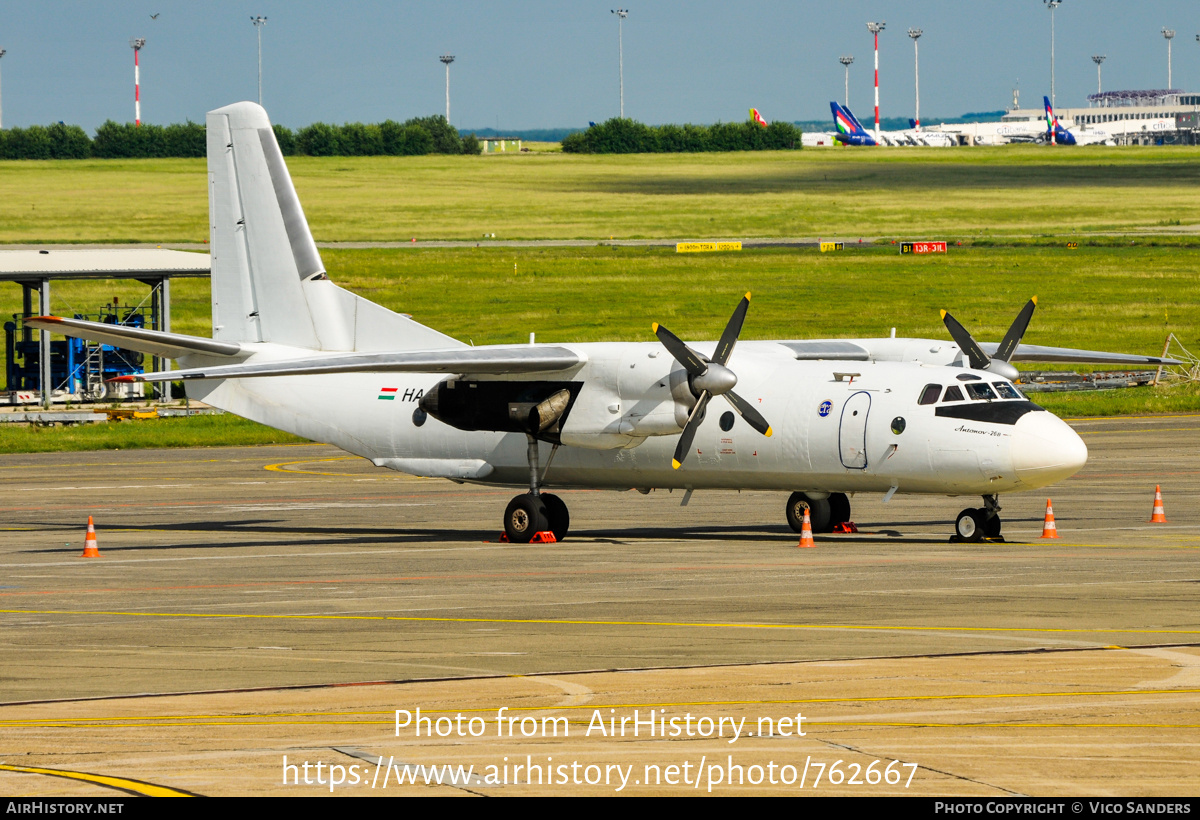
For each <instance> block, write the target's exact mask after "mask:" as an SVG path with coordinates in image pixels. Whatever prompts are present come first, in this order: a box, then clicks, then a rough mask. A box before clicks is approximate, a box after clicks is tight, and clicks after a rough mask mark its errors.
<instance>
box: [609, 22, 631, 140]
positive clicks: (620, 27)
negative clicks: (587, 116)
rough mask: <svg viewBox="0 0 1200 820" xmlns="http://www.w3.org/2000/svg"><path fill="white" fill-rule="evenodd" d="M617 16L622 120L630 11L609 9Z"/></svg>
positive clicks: (622, 115) (623, 115) (622, 116)
mask: <svg viewBox="0 0 1200 820" xmlns="http://www.w3.org/2000/svg"><path fill="white" fill-rule="evenodd" d="M609 11H611V12H612V13H613V14H615V15H617V74H618V75H619V77H620V81H621V119H625V31H624V24H625V18H626V17H628V16H629V9H609Z"/></svg>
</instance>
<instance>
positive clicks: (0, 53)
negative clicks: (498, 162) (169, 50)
mask: <svg viewBox="0 0 1200 820" xmlns="http://www.w3.org/2000/svg"><path fill="white" fill-rule="evenodd" d="M1196 39H1197V40H1200V37H1197V38H1196ZM6 53H7V52H6V51H5V50H4V49H2V48H0V57H3V56H4V55H5V54H6ZM3 127H4V107H3V106H0V128H3Z"/></svg>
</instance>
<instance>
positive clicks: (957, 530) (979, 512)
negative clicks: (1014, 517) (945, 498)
mask: <svg viewBox="0 0 1200 820" xmlns="http://www.w3.org/2000/svg"><path fill="white" fill-rule="evenodd" d="M1000 524H1001V522H1000V498H999V496H996V495H985V496H983V507H980V508H968V509H965V510H963V511H962V512H960V513H959V514H958V518H957V519H955V521H954V535H952V536H950V541H951V542H966V543H975V542H978V541H995V542H1003V541H1004V536H1002V535H1001V534H1000Z"/></svg>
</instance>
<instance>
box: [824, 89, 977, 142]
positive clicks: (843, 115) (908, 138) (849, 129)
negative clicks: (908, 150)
mask: <svg viewBox="0 0 1200 820" xmlns="http://www.w3.org/2000/svg"><path fill="white" fill-rule="evenodd" d="M829 109H830V110H831V111H832V112H833V122H834V125H835V126H836V127H837V133H836V134H835V135H834V138H835V139H836V140H837V141H838V142H844V143H846V144H847V145H878V144H879V143H877V142H876V141H875V138H874V137H873V136H872V135H871V134H870V133H869V132H868V131H867V130H866V129H865V128H863V125H862V123H860V122H859V121H858V118H857V117H855V116H854V114H853V113H852V112H851V111H850V109H849V108H846V107H844V106H841V105H838V103H837V102H836V101H830V103H829ZM909 122H911V123H913V128H911V129H909V130H907V131H880V132H879V139H880V140H881V141H882V142H883V144H884V145H925V146H930V147H933V148H952V147H954V146H955V145H957V144H958V141H957V140H956V139H955V138H954V137H953V136H952V135H950V134H943V133H942V132H940V131H925V130H922V129H919V128H917V127H916V123H915V122H914V121H913V120H909Z"/></svg>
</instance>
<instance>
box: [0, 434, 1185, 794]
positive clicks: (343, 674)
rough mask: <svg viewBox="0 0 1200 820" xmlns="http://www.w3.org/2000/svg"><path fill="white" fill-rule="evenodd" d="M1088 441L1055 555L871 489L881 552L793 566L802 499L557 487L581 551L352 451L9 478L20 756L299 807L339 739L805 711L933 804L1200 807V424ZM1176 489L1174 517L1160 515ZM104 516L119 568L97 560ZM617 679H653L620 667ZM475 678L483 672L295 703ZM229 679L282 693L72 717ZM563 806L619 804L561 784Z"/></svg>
mask: <svg viewBox="0 0 1200 820" xmlns="http://www.w3.org/2000/svg"><path fill="white" fill-rule="evenodd" d="M1075 426H1076V427H1077V429H1078V430H1079V431H1080V432H1081V433H1082V434H1083V436H1084V439H1085V441H1086V442H1087V444H1088V446H1089V449H1090V451H1091V457H1090V459H1089V463H1088V465H1087V467H1085V469H1084V470H1083V471H1082V472H1081V473H1080V474H1079V475H1078V476H1076V477H1075V478H1072V479H1070V480H1068V481H1066V482H1063V483H1062V484H1060V485H1058V486H1056V487H1053V488H1050V490H1049V491H1048V494H1049V495H1050V496H1051V497H1052V498H1053V499H1054V507H1055V512H1056V514H1057V519H1058V527H1059V531H1060V533H1061V535H1062V538H1061V539H1060V540H1058V541H1041V540H1038V538H1037V536H1038V535H1040V533H1041V525H1042V513H1043V508H1044V504H1045V498H1046V495H1044V494H1024V495H1013V496H1007V497H1005V498H1003V499H1002V503H1003V504H1004V519H1005V535H1006V536H1007V537H1008V538H1009V543H1006V544H987V545H962V544H950V543H947V536H948V534H949V531H950V527H951V522H952V521H953V517H954V515H955V514H956V513H957V512H958V510H959V509H960V508H961V507H964V506H967V505H968V504H972V505H974V504H975V503H976V502H974V501H971V500H969V499H968V500H964V499H949V498H906V497H897V498H896V499H895V500H893V501H892V502H891V503H889V504H886V505H884V504H882V503H881V502H880V500H879V498H878V497H872V498H861V497H860V498H859V499H856V500H855V506H854V518H855V520H856V521H857V522H859V524H860V526H861V527H862V530H863V531H862V532H861V533H860V534H859V535H856V536H827V537H820V538H818V547H817V549H815V550H797V549H795V548H794V547H795V544H796V540H797V539H796V536H795V535H794V534H793V533H791V531H790V530H789V529H788V528H787V526H786V524H784V523H783V502H784V496H783V495H782V494H768V493H742V494H740V495H738V494H728V493H715V492H714V493H697V494H695V495H694V496H693V498H692V501H691V503H690V505H689V506H688V507H680V505H679V501H680V495H679V494H678V493H676V494H673V495H672V494H669V493H665V492H657V493H654V494H651V495H650V496H641V495H639V494H637V493H621V494H616V493H601V492H566V493H564V494H563V496H564V498H565V500H566V501H567V503H568V504H569V505H570V508H571V513H572V533H571V536H570V537H569V539H568V540H567V541H566V542H564V543H562V544H557V545H525V546H514V545H509V544H501V543H497V542H496V535H497V531H498V526H497V523H498V520H499V517H500V513H501V512H502V510H503V507H504V505H505V503H506V502H507V500H508V499H509V498H510V497H511V496H512V495H513V492H512V491H509V490H503V489H496V488H486V487H470V486H457V485H454V484H451V483H448V482H443V481H434V480H424V479H413V478H407V477H404V476H399V475H396V474H390V473H384V472H382V471H379V470H376V469H374V468H372V467H371V466H370V465H369V464H368V463H366V462H364V461H361V460H359V459H354V458H351V457H347V456H345V455H344V454H341V453H339V452H338V451H336V450H333V449H331V448H327V447H321V446H293V447H266V448H228V449H204V450H180V451H142V452H104V453H79V454H54V455H28V456H9V457H6V458H5V461H4V464H3V465H0V486H3V488H4V490H5V502H4V503H3V505H0V510H2V511H3V526H2V527H0V572H2V575H0V703H3V704H7V705H4V706H0V726H4V727H5V729H4V738H5V739H4V741H3V744H0V763H3V764H6V765H10V766H11V765H18V766H42V767H50V768H60V769H64V770H72V771H88V772H93V773H94V772H103V773H105V774H111V775H114V776H119V777H126V778H134V779H141V780H149V781H151V782H155V783H160V784H163V785H168V786H172V787H174V788H179V789H183V790H187V791H194V792H201V793H207V794H219V793H260V792H266V791H270V790H272V789H275V790H280V789H281V786H280V785H279V784H280V771H279V766H280V760H281V755H282V754H284V753H289V754H291V753H297V754H299V753H304V754H310V752H309V751H307V750H317V751H312V752H311V754H310V756H311V757H312V759H314V760H316V759H324V760H326V761H327V762H335V761H334V759H335V758H339V755H340V758H339V760H340V762H343V763H345V764H347V765H349V764H351V763H354V762H355V758H354V757H353V754H350V755H348V754H346V753H344V752H334V751H331V749H332V748H333V747H337V748H341V749H346V748H351V751H352V752H353V753H354V754H359V753H360V752H361V754H362V755H365V756H366V757H361V756H360V758H359V759H358V762H359V763H360V764H362V762H363V760H365V759H366V758H370V757H371V756H372V755H375V754H383V755H393V754H394V755H396V759H400V757H401V756H402V755H403V756H406V757H405V759H406V761H407V762H463V763H469V762H471V761H472V759H474V758H479V760H480V761H481V762H482V760H483V759H484V758H495V757H496V755H497V754H499V755H506V754H513V755H524V754H526V753H530V754H533V755H535V756H536V755H538V754H542V755H543V756H545V755H546V754H553V755H561V756H563V758H562V759H566V757H569V756H572V755H574V756H576V757H580V759H583V758H585V757H587V756H589V755H590V756H593V757H595V756H598V757H599V758H602V759H606V760H607V759H611V760H616V759H621V760H625V761H626V762H629V761H636V762H637V765H638V766H639V767H640V766H641V765H642V763H643V762H644V760H643V759H645V760H649V758H651V757H655V755H657V756H658V757H661V758H662V759H663V761H664V762H665V763H670V762H672V761H673V759H675V758H679V759H680V760H682V758H683V756H684V755H685V754H690V755H693V756H695V757H697V758H698V757H699V756H700V755H703V754H706V753H711V754H722V755H723V754H726V753H730V752H731V750H732V751H735V752H737V753H738V754H743V753H744V754H745V755H746V757H745V760H748V761H751V762H753V760H754V759H755V755H757V756H759V757H763V756H770V755H771V754H775V753H776V752H777V751H778V753H779V754H782V753H783V752H782V751H779V750H781V749H784V746H786V744H784V746H781V745H780V743H781V741H780V740H779V739H778V738H776V739H774V740H772V741H767V740H766V739H763V738H748V737H747V738H744V739H742V740H739V741H738V742H737V744H736V745H734V746H729V745H727V744H725V743H723V742H722V741H716V740H713V741H703V740H700V739H693V740H691V741H689V742H686V743H680V742H678V741H665V742H663V741H659V746H658V747H654V746H648V745H646V743H645V742H643V741H637V742H628V741H626V742H624V743H615V742H613V743H610V742H609V741H605V743H609V745H608V746H605V745H602V744H601V745H598V744H599V743H600V742H599V741H596V740H595V738H594V737H593V738H590V739H588V740H579V741H575V740H572V741H571V743H573V744H574V746H573V747H572V746H571V745H570V744H564V743H563V742H561V741H560V742H555V743H542V744H540V745H536V746H535V745H531V742H530V741H528V740H525V739H518V740H517V741H509V742H507V745H506V744H505V743H501V742H499V741H497V740H495V739H494V738H493V739H492V741H491V742H490V743H489V744H487V745H486V746H485V745H484V744H483V741H478V742H476V741H471V740H468V741H464V742H461V743H457V744H454V745H450V744H448V743H446V742H445V741H442V742H440V743H434V744H433V746H430V745H428V744H422V743H419V742H415V741H414V740H413V739H412V738H399V739H397V738H395V737H393V733H392V731H391V724H390V714H391V713H390V709H396V708H410V707H415V706H422V708H425V709H429V710H435V709H436V710H449V711H450V713H454V712H457V711H465V710H468V709H478V710H481V711H480V712H478V714H491V715H494V713H495V709H496V708H498V707H499V706H502V705H510V706H511V707H513V708H517V707H519V706H525V707H539V708H541V709H550V710H554V709H558V710H569V709H574V710H575V713H572V718H571V719H572V720H573V721H574V720H583V721H584V723H582V724H579V727H578V728H579V730H582V729H583V728H584V727H585V724H586V720H587V718H588V717H589V716H590V715H591V710H592V709H593V708H599V707H601V706H603V707H604V708H605V709H607V708H610V707H617V706H620V705H623V704H626V705H628V704H632V705H638V704H640V705H641V706H642V708H643V709H649V708H658V709H662V708H666V709H668V710H669V711H671V712H672V713H680V714H682V713H683V712H684V711H686V710H687V708H686V705H687V704H701V705H700V706H694V707H691V708H692V709H693V711H697V713H700V712H703V713H704V714H711V715H714V716H715V715H717V714H720V715H728V716H733V715H743V716H748V717H750V718H751V720H750V721H749V722H750V724H753V723H754V720H755V719H756V718H757V717H758V716H762V715H768V714H769V715H772V716H774V717H779V716H782V715H786V714H794V712H795V711H797V710H798V709H800V708H802V709H803V711H804V712H805V714H806V715H807V716H808V718H809V720H810V721H811V723H810V731H809V735H808V737H807V738H805V739H803V740H800V739H795V740H793V741H792V743H793V745H792V746H786V752H787V753H788V754H791V755H797V754H798V755H800V757H801V762H803V758H804V757H805V756H809V757H811V758H812V759H814V760H817V759H820V760H825V759H826V758H828V761H827V762H830V763H831V762H833V760H834V759H838V757H837V755H839V754H840V755H841V756H842V757H846V755H850V754H851V753H853V754H854V755H857V756H858V759H861V760H862V761H863V762H864V765H865V764H866V763H867V762H869V761H870V760H872V759H875V758H876V757H878V758H887V759H889V760H890V759H893V758H897V757H898V758H901V759H904V760H912V761H915V762H917V763H919V764H921V766H922V769H921V770H920V771H919V773H918V775H917V777H916V778H915V779H914V785H913V786H912V788H911V789H910V792H911V791H919V792H920V793H934V794H950V793H972V794H995V795H1003V794H1007V793H1014V792H1016V793H1034V794H1045V793H1081V792H1088V793H1100V792H1102V791H1103V790H1105V789H1108V790H1111V791H1112V793H1115V794H1172V793H1173V794H1180V793H1189V794H1190V793H1194V792H1195V791H1196V784H1197V782H1198V781H1197V779H1196V778H1195V774H1194V772H1195V771H1196V763H1197V762H1200V748H1198V746H1200V744H1198V743H1197V742H1196V741H1195V740H1194V738H1195V737H1196V736H1197V733H1196V729H1197V728H1198V727H1200V652H1198V651H1197V650H1196V649H1194V648H1193V647H1196V646H1200V607H1197V605H1196V604H1197V599H1196V589H1197V581H1198V579H1200V572H1198V568H1197V563H1196V562H1197V548H1198V547H1200V530H1198V526H1197V525H1198V524H1200V511H1198V510H1200V508H1198V505H1197V499H1198V496H1200V466H1198V465H1200V460H1198V456H1200V417H1196V416H1169V417H1159V418H1144V419H1143V418H1138V419H1126V420H1119V421H1118V420H1084V421H1079V422H1075ZM1155 484H1161V485H1162V486H1163V491H1164V496H1165V499H1166V510H1167V517H1168V519H1169V523H1168V524H1158V525H1150V524H1148V523H1146V521H1147V519H1148V518H1149V514H1150V507H1151V500H1152V497H1153V491H1154V485H1155ZM88 515H92V516H94V517H95V519H96V522H97V526H98V529H99V538H100V551H101V553H102V554H103V557H102V558H100V559H94V560H83V559H80V558H79V557H78V555H79V552H80V551H81V549H82V540H83V528H84V524H85V523H86V520H87V516H88ZM1046 650H1057V651H1052V652H1047V651H1046ZM790 662H799V663H797V664H794V663H790ZM663 668H667V669H663ZM671 668H675V669H671ZM680 668H683V669H680ZM616 669H642V670H655V671H641V672H636V673H631V674H630V673H626V674H614V673H611V672H603V671H596V670H616ZM587 672H593V673H592V674H572V673H587ZM548 673H549V674H548ZM513 675H543V676H545V677H537V678H531V677H522V678H513V677H511V676H513ZM455 678H463V679H474V680H462V681H455V682H453V683H446V682H437V683H432V682H427V683H407V684H404V685H399V686H373V687H353V688H345V687H339V688H333V689H329V688H326V689H302V690H284V691H280V690H279V687H295V686H314V685H315V686H320V685H325V684H337V683H360V682H366V681H420V680H426V681H432V680H437V679H455ZM229 689H262V690H269V691H259V692H240V693H227V694H208V695H189V696H179V697H170V698H135V699H127V700H98V701H91V702H86V703H80V702H79V701H77V700H72V699H79V698H97V697H114V696H115V697H121V696H129V695H136V694H141V693H194V692H199V691H211V690H229ZM881 698H896V699H897V700H880V699H881ZM57 699H63V700H66V701H68V702H63V703H45V701H47V700H57ZM35 701H40V702H41V703H31V702H35ZM301 712H303V713H306V714H307V713H309V712H311V713H312V714H311V715H310V716H309V717H306V718H302V719H287V718H286V717H283V716H284V715H288V714H293V713H301ZM556 714H557V712H556ZM231 715H238V716H239V717H236V718H234V717H229V716H231ZM338 715H341V716H342V717H341V718H338V717H336V716H338ZM201 716H207V717H204V718H203V719H202V718H201ZM134 717H137V719H133V718H134ZM63 721H65V723H64V722H63ZM85 727H90V728H85ZM574 737H575V736H574V735H573V738H574ZM663 743H665V744H666V745H665V746H663V745H662V744H663ZM706 743H707V744H711V745H710V746H706V745H705V744H706ZM473 744H474V745H473ZM439 748H440V751H439ZM664 749H665V751H664ZM288 750H292V751H291V752H289V751H288ZM322 750H323V751H322ZM451 750H453V751H451ZM706 750H707V751H706ZM839 750H840V751H839ZM318 752H319V753H320V754H324V755H325V757H324V758H320V754H318ZM606 755H607V756H606ZM668 758H670V759H668ZM371 759H373V758H371ZM846 759H849V758H846ZM0 784H3V785H0V791H3V792H5V793H14V792H30V793H39V794H53V793H69V794H79V793H83V791H81V790H83V789H99V788H101V787H96V786H88V785H81V784H80V783H79V782H78V781H67V780H59V779H53V778H47V777H44V776H41V775H34V774H19V773H14V772H10V771H0ZM419 788H420V789H425V788H434V789H442V788H444V789H447V790H450V787H448V786H442V787H424V786H422V787H419ZM768 788H769V787H768V786H761V787H756V788H753V789H752V787H750V786H745V787H744V789H752V790H766V789H768ZM787 788H788V787H782V786H780V787H776V789H775V790H778V789H785V790H786V789H787ZM791 788H793V789H794V788H795V787H791ZM523 789H524V787H520V788H518V787H511V786H510V787H507V788H506V790H505V793H516V792H517V791H520V790H523ZM560 789H561V790H569V791H572V792H580V791H587V790H593V791H597V792H600V793H611V791H612V789H611V788H608V787H604V786H595V787H587V786H579V787H575V786H561V787H555V788H553V789H550V788H546V789H543V791H558V790H560ZM475 790H478V791H486V790H487V789H486V787H484V786H479V787H478V788H476V789H475ZM631 790H632V789H631ZM657 790H659V791H668V792H669V791H673V788H666V787H662V788H660V789H657ZM741 790H742V789H739V791H741ZM807 790H809V791H810V790H811V786H809V787H808V789H807ZM285 791H291V792H293V793H295V790H294V789H287V790H285ZM637 791H639V792H644V788H643V789H638V790H637ZM843 791H846V792H847V793H859V792H857V791H855V790H854V789H851V788H849V787H848V786H847V787H845V788H844V789H843ZM357 793H363V790H362V789H361V788H360V789H359V790H358V792H357Z"/></svg>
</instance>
